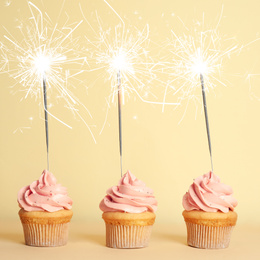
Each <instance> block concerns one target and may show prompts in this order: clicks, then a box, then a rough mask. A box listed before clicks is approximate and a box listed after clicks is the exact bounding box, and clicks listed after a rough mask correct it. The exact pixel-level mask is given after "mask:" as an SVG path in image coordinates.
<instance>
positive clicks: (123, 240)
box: [102, 212, 155, 248]
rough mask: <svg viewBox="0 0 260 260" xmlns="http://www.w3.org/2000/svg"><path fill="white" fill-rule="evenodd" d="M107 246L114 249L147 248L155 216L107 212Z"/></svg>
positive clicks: (151, 214)
mask: <svg viewBox="0 0 260 260" xmlns="http://www.w3.org/2000/svg"><path fill="white" fill-rule="evenodd" d="M102 217H103V219H104V221H105V224H106V246H107V247H112V248H142V247H147V246H148V244H149V239H150V236H151V232H152V226H153V224H154V221H155V214H154V213H151V212H145V213H122V212H106V213H103V215H102Z"/></svg>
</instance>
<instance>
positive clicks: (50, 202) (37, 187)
mask: <svg viewBox="0 0 260 260" xmlns="http://www.w3.org/2000/svg"><path fill="white" fill-rule="evenodd" d="M18 203H19V206H20V208H23V209H24V210H26V211H48V212H55V211H58V210H61V209H71V207H72V200H71V198H69V197H68V195H67V189H66V188H65V187H62V186H61V184H57V180H56V178H55V177H54V175H53V174H52V173H51V172H49V171H47V170H44V171H43V173H42V175H41V177H40V179H39V180H37V181H34V182H33V183H32V184H31V185H28V186H25V187H23V188H21V189H20V191H19V192H18Z"/></svg>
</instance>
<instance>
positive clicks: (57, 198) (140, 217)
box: [18, 170, 237, 248]
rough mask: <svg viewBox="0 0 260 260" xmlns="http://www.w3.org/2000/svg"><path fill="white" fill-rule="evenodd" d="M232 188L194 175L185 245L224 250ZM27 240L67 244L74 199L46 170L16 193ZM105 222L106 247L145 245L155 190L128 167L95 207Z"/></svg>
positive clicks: (231, 219) (232, 219)
mask: <svg viewBox="0 0 260 260" xmlns="http://www.w3.org/2000/svg"><path fill="white" fill-rule="evenodd" d="M232 194H233V191H232V188H231V187H230V186H228V185H225V184H223V183H221V182H220V179H219V177H218V176H216V175H215V174H213V173H212V172H209V173H207V174H204V175H203V176H201V177H198V178H196V179H195V180H194V181H193V184H192V185H191V186H190V187H189V190H188V192H187V193H186V194H185V195H184V197H183V203H182V204H183V207H184V211H183V217H184V220H185V222H186V226H187V243H188V245H190V246H193V247H197V248H226V247H228V245H229V241H230V236H231V232H232V229H233V227H234V226H235V224H236V221H237V214H236V213H235V212H234V208H235V207H236V206H237V201H236V200H235V199H234V198H233V196H232ZM18 204H19V206H20V208H21V209H20V211H19V216H20V220H21V222H22V225H23V231H24V238H25V244H26V245H30V246H43V247H45V246H62V245H65V244H66V243H67V240H68V231H69V223H70V220H71V218H72V215H73V213H72V210H71V208H72V200H71V198H70V197H69V196H68V194H67V189H66V188H65V187H63V186H62V185H61V184H58V183H57V180H56V178H55V177H54V175H53V174H52V173H51V172H49V171H47V170H44V171H43V173H42V175H41V177H40V178H39V180H37V181H34V182H33V183H32V184H30V185H28V186H25V187H23V188H22V189H20V191H19V192H18ZM99 207H100V209H101V210H102V211H103V215H102V218H103V219H104V221H105V225H106V246H108V247H112V248H142V247H146V246H148V243H149V239H150V236H151V232H152V226H153V224H154V222H155V218H156V215H155V212H156V210H157V200H156V199H155V197H154V194H153V190H152V189H150V188H148V187H146V185H145V183H144V182H142V181H140V180H138V179H137V178H136V177H135V176H134V175H133V174H132V173H131V172H130V171H127V172H126V173H125V174H124V175H123V177H122V178H121V179H120V181H119V183H118V185H116V186H113V187H111V188H109V189H108V190H107V192H106V196H105V197H104V199H102V201H101V202H100V205H99Z"/></svg>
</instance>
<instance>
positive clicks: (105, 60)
mask: <svg viewBox="0 0 260 260" xmlns="http://www.w3.org/2000/svg"><path fill="white" fill-rule="evenodd" d="M104 2H105V3H106V4H107V5H108V6H109V8H110V9H111V10H112V11H113V12H114V14H115V15H116V16H117V17H118V19H119V23H118V24H116V25H115V26H114V27H108V28H104V25H103V22H102V21H101V18H100V17H99V16H98V14H97V12H96V26H93V24H91V23H90V22H89V21H88V19H87V18H86V16H85V15H84V12H83V9H82V7H81V5H79V6H80V10H81V13H82V16H83V18H84V20H85V21H86V22H87V23H88V25H89V27H90V28H91V30H92V33H93V35H94V36H92V38H91V37H90V36H86V40H87V44H88V46H89V48H88V50H89V53H90V54H91V56H90V57H88V63H89V65H90V69H89V72H95V71H98V72H100V78H102V79H103V80H104V82H105V83H106V82H109V83H110V90H109V91H108V95H107V96H106V104H107V113H106V119H105V122H104V124H103V127H102V129H101V131H100V133H101V132H102V131H103V128H104V126H105V123H106V120H107V114H108V110H109V109H110V108H111V104H115V103H116V101H117V95H118V72H120V79H121V92H122V104H125V103H126V102H127V100H129V99H132V98H135V97H137V98H138V99H139V100H141V101H142V102H144V103H149V104H159V105H162V104H164V103H165V102H163V101H158V98H157V97H156V96H155V95H154V94H153V92H152V87H151V85H152V83H154V82H156V81H157V80H158V78H157V75H156V73H155V71H154V67H156V64H157V62H155V61H154V60H153V58H152V57H151V56H150V55H149V54H150V51H149V45H150V39H149V33H150V28H149V25H148V24H146V25H145V26H144V27H143V28H142V29H141V30H140V29H139V28H138V27H136V26H133V25H130V24H129V23H126V22H125V20H124V19H123V18H122V17H121V16H120V15H119V14H118V13H117V12H116V10H115V9H114V8H113V7H112V6H111V5H110V4H109V3H108V2H107V1H105V0H104ZM135 14H137V12H135ZM96 27H97V29H95V28H96ZM104 93H105V92H104ZM167 105H172V106H177V105H179V103H178V102H168V103H167Z"/></svg>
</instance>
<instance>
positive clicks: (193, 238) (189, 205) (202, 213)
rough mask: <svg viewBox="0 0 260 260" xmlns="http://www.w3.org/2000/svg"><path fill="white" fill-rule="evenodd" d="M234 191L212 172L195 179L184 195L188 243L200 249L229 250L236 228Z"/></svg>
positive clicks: (184, 214) (183, 203)
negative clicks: (233, 231) (232, 233)
mask: <svg viewBox="0 0 260 260" xmlns="http://www.w3.org/2000/svg"><path fill="white" fill-rule="evenodd" d="M232 194H233V191H232V188H231V187H230V186H228V185H225V184H223V183H221V182H220V179H219V177H218V176H216V175H215V174H213V172H209V173H207V174H204V175H203V176H201V177H198V178H196V179H195V180H194V181H193V184H192V185H191V186H190V188H189V191H188V192H187V193H186V194H185V195H184V196H183V201H182V205H183V207H184V209H185V210H184V211H183V213H182V215H183V217H184V220H185V222H186V226H187V243H188V245H189V246H193V247H197V248H206V249H214V248H226V247H228V245H229V242H230V237H231V232H232V230H233V228H234V226H235V225H236V221H237V213H236V212H234V208H235V207H236V206H237V201H236V199H234V198H233V196H232Z"/></svg>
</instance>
